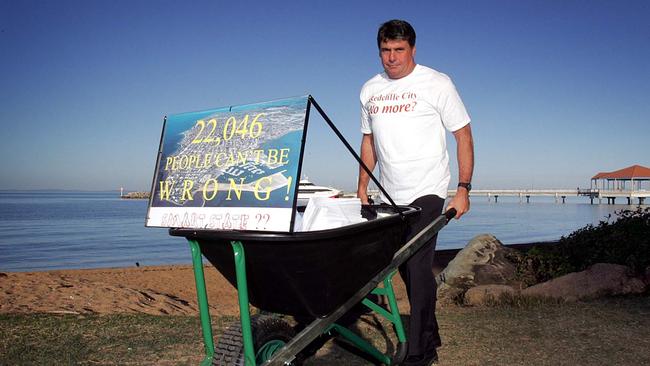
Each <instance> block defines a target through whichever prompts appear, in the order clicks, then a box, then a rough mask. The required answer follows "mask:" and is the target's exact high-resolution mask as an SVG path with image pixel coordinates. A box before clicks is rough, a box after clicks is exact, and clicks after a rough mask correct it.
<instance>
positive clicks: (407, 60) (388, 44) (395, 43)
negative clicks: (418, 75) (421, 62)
mask: <svg viewBox="0 0 650 366" xmlns="http://www.w3.org/2000/svg"><path fill="white" fill-rule="evenodd" d="M379 56H380V57H381V63H382V65H383V66H384V70H385V71H386V74H387V75H388V77H389V78H391V79H401V78H403V77H404V76H406V75H408V74H410V73H411V71H413V69H414V68H415V46H413V47H411V45H409V43H408V42H407V41H405V40H403V39H399V40H397V39H396V40H390V39H389V40H386V41H384V42H381V44H380V45H379Z"/></svg>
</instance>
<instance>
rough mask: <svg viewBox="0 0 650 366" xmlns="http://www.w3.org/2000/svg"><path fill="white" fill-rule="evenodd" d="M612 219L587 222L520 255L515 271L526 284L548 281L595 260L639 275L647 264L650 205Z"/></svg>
mask: <svg viewBox="0 0 650 366" xmlns="http://www.w3.org/2000/svg"><path fill="white" fill-rule="evenodd" d="M616 215H617V218H616V220H615V221H613V222H609V220H608V221H601V222H600V223H599V224H598V225H596V226H594V225H587V226H585V227H583V228H581V229H579V230H576V231H575V232H573V233H571V234H569V235H568V236H566V237H564V236H563V237H562V238H561V239H560V241H559V242H558V243H557V244H555V245H541V246H536V247H534V248H532V249H530V250H529V251H528V252H527V253H525V254H524V255H523V256H521V257H520V259H519V261H518V263H517V273H518V275H519V277H520V279H521V280H522V281H523V282H525V283H526V284H527V285H532V284H535V283H540V282H544V281H548V280H549V279H552V278H555V277H559V276H562V275H565V274H567V273H570V272H576V271H582V270H585V269H586V268H588V267H589V266H591V265H593V264H595V263H615V264H622V265H625V266H628V267H630V268H631V269H632V270H633V271H634V272H635V273H637V274H640V273H643V272H644V271H645V269H646V268H647V267H648V266H649V265H650V208H645V209H641V208H638V209H636V210H622V211H619V212H617V213H616Z"/></svg>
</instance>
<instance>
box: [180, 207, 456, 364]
mask: <svg viewBox="0 0 650 366" xmlns="http://www.w3.org/2000/svg"><path fill="white" fill-rule="evenodd" d="M455 215H456V211H455V210H454V209H451V210H449V211H447V212H446V213H445V214H444V215H441V216H440V217H438V218H436V219H435V220H434V221H433V222H431V223H430V224H429V225H427V227H425V228H424V229H423V230H422V231H420V232H419V233H418V234H417V235H415V236H414V237H413V238H412V239H411V240H409V241H408V242H407V243H406V244H404V246H402V247H401V248H400V249H399V250H398V251H397V252H396V253H395V255H394V257H393V260H392V261H391V262H390V264H389V265H388V266H387V267H385V268H384V269H383V270H382V271H381V272H380V273H378V274H377V275H376V276H375V277H373V278H372V279H371V280H370V281H369V282H368V283H366V285H365V286H363V287H362V288H361V289H359V290H358V291H357V292H356V293H355V295H354V296H352V297H351V298H349V299H348V300H347V301H346V302H345V303H344V304H343V305H342V306H340V307H339V308H337V309H336V310H334V311H333V312H332V313H331V314H329V315H328V316H326V317H323V318H317V319H316V320H314V321H313V322H312V323H310V324H309V325H307V326H306V327H305V328H304V329H303V330H302V331H301V332H300V333H298V334H297V335H296V336H295V337H294V338H293V339H292V340H291V341H289V342H288V343H286V344H284V342H282V343H278V344H274V345H273V349H272V350H255V349H254V345H253V332H252V329H251V315H250V306H249V301H248V283H247V280H246V263H245V251H244V246H243V245H242V243H241V242H240V241H234V240H233V241H231V242H230V244H231V245H232V248H233V253H234V261H235V273H236V282H237V296H238V301H239V312H240V322H241V329H242V341H243V348H244V359H245V363H246V365H256V364H257V363H256V351H257V352H260V351H262V352H267V351H270V352H268V353H267V354H268V355H269V356H270V358H269V359H266V357H265V360H264V361H263V363H262V364H263V365H265V366H272V365H274V366H279V365H286V364H289V363H290V362H291V361H292V360H293V359H294V358H295V355H296V354H297V353H298V352H300V351H301V350H302V349H304V348H305V347H307V345H309V343H311V342H312V341H313V340H314V339H316V338H317V337H318V336H319V335H321V334H325V333H330V332H332V331H335V332H336V333H338V335H339V336H341V337H343V338H344V339H346V340H347V341H349V342H350V343H351V344H353V345H354V346H356V347H357V348H359V349H360V350H362V351H363V352H365V353H367V354H369V355H370V356H372V357H374V358H375V359H376V360H377V361H379V362H381V363H383V364H386V365H394V364H399V363H400V362H401V361H402V360H403V358H404V356H405V355H406V345H407V343H406V342H407V339H406V333H405V331H404V325H403V324H402V320H401V317H400V314H399V309H398V307H397V300H396V297H395V291H394V289H393V282H392V279H393V276H394V275H395V273H396V271H397V268H398V267H399V266H400V265H401V264H402V263H404V262H405V261H406V260H407V259H409V258H410V257H411V256H412V255H413V254H414V253H415V252H416V251H418V250H419V249H420V248H421V247H422V246H423V245H424V243H426V242H427V241H429V240H430V239H431V238H433V237H434V236H435V235H436V234H437V233H438V231H440V230H441V229H442V228H443V227H444V226H445V225H446V224H447V223H448V222H449V220H451V219H452V218H453V217H454V216H455ZM188 242H189V245H190V250H191V252H192V266H193V268H194V278H195V282H196V292H197V298H198V304H199V316H200V319H201V330H202V333H203V343H204V348H205V358H204V359H203V361H202V362H201V365H202V366H207V365H211V364H212V361H213V357H214V354H215V346H214V339H213V332H212V321H211V318H210V310H209V305H208V296H207V290H206V286H205V275H204V271H203V260H202V256H201V249H200V247H199V243H198V242H197V241H196V240H193V239H188ZM380 283H381V284H382V286H379V284H380ZM369 293H373V294H376V295H384V296H386V297H387V299H388V305H389V310H386V309H385V308H384V307H382V306H380V305H378V304H376V303H374V302H372V301H371V300H368V299H366V298H365V297H366V295H367V294H369ZM359 302H361V303H363V304H364V305H365V306H367V307H368V308H370V309H371V310H373V311H374V312H376V313H378V314H379V315H381V316H383V317H384V318H386V319H387V320H388V321H390V322H391V323H392V324H393V327H394V330H395V332H396V334H397V339H398V349H397V352H396V353H395V355H394V356H393V357H390V356H388V355H386V354H384V353H382V352H381V351H379V350H378V349H377V348H376V347H374V346H373V345H371V344H370V343H369V342H367V341H366V340H364V339H363V338H361V337H360V336H358V335H357V334H355V333H354V332H352V331H350V330H349V329H347V328H346V327H344V326H341V325H339V324H336V323H335V322H336V321H337V320H338V319H339V318H340V317H341V316H342V315H344V314H345V313H347V312H348V311H349V310H350V309H352V307H353V306H355V305H356V304H357V303H359Z"/></svg>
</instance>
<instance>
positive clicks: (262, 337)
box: [212, 315, 302, 366]
mask: <svg viewBox="0 0 650 366" xmlns="http://www.w3.org/2000/svg"><path fill="white" fill-rule="evenodd" d="M251 330H252V332H253V348H254V349H255V353H256V355H255V357H256V363H257V364H258V365H261V364H262V363H263V362H264V361H266V360H268V359H270V357H271V356H272V355H273V354H274V353H275V352H277V351H279V350H280V348H282V346H284V345H285V344H286V343H288V342H289V341H290V340H291V339H292V338H293V337H294V335H295V332H294V330H293V328H292V327H291V326H290V325H289V324H288V323H287V322H286V321H284V320H282V319H279V318H277V317H272V316H268V315H255V316H252V317H251ZM212 360H213V361H212V364H213V365H215V366H233V365H235V366H248V365H244V339H243V337H242V331H241V323H240V322H239V321H237V322H233V323H232V325H230V326H229V327H228V328H227V329H226V330H225V331H224V333H223V335H221V337H220V338H219V340H218V342H217V344H216V345H215V350H214V357H213V359H212ZM291 365H295V366H299V365H302V362H301V361H300V360H298V359H295V360H294V361H293V362H292V363H291Z"/></svg>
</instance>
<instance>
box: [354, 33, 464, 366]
mask: <svg viewBox="0 0 650 366" xmlns="http://www.w3.org/2000/svg"><path fill="white" fill-rule="evenodd" d="M377 45H378V47H379V56H380V58H381V63H382V66H383V67H384V72H383V73H381V74H378V75H376V76H374V77H373V78H371V79H370V80H368V81H367V82H366V83H365V84H364V85H363V88H362V89H361V95H360V98H361V132H362V133H363V138H362V141H361V160H362V161H363V162H364V164H365V165H366V166H367V167H368V168H369V169H370V170H373V169H374V168H375V165H377V164H378V165H379V170H380V171H381V178H380V182H381V184H382V186H383V187H384V189H385V190H386V191H387V192H388V194H389V195H390V196H391V198H392V199H393V200H394V201H395V203H397V204H399V205H412V206H418V207H420V208H422V211H421V214H420V216H419V217H418V218H417V219H416V220H415V222H412V223H411V224H410V226H409V232H408V233H407V238H406V240H408V239H410V238H411V237H413V236H414V235H415V234H417V233H418V232H419V231H420V230H422V229H423V228H424V227H425V226H426V225H428V224H429V223H431V221H433V220H434V219H435V218H436V217H438V216H439V215H440V214H441V213H442V209H443V205H444V201H445V198H446V197H447V189H448V185H449V181H450V176H451V175H450V173H449V156H448V154H447V146H446V140H445V133H446V131H445V130H449V131H451V132H452V133H453V135H454V137H455V138H456V142H457V147H458V149H457V159H458V167H459V173H458V180H459V184H458V189H457V193H456V195H455V196H454V198H453V199H452V200H451V202H450V203H449V204H448V205H447V210H448V209H450V208H452V207H453V208H455V209H456V212H457V213H456V219H459V218H460V217H461V216H463V214H465V213H466V212H467V211H469V207H470V203H469V191H470V189H471V184H470V182H471V179H472V172H473V168H474V147H473V140H472V132H471V128H470V124H469V122H470V118H469V116H468V114H467V111H466V110H465V107H464V105H463V102H462V101H461V99H460V97H459V95H458V93H457V92H456V88H455V87H454V84H453V83H452V81H451V80H450V79H449V77H448V76H447V75H445V74H442V73H440V72H438V71H435V70H433V69H430V68H428V67H425V66H422V65H418V64H416V63H415V31H414V30H413V27H411V25H410V24H409V23H407V22H405V21H402V20H391V21H388V22H386V23H384V24H383V25H382V26H381V27H380V28H379V32H378V34H377ZM368 181H369V176H368V174H367V173H366V172H365V170H364V169H362V168H360V169H359V183H358V188H357V196H358V197H359V198H360V199H361V202H362V203H364V204H366V203H368V194H367V189H368ZM381 199H382V201H384V202H387V199H386V198H385V197H383V194H382V197H381ZM435 246H436V237H434V238H433V239H431V241H430V242H428V243H426V244H425V245H424V246H423V247H422V249H421V250H420V251H418V252H417V253H416V254H415V255H413V256H412V257H411V258H410V259H409V260H408V261H407V262H406V263H405V264H404V265H402V266H401V267H400V275H401V276H402V279H403V280H404V282H405V283H406V290H407V294H408V298H409V302H410V304H411V317H410V321H409V329H408V354H407V357H406V360H405V361H404V363H403V365H430V364H433V363H435V362H436V361H437V359H438V355H437V352H436V348H437V347H439V346H440V345H441V341H440V336H439V334H438V323H437V320H436V316H435V304H436V283H435V279H434V276H433V273H432V267H433V253H434V250H435Z"/></svg>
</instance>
